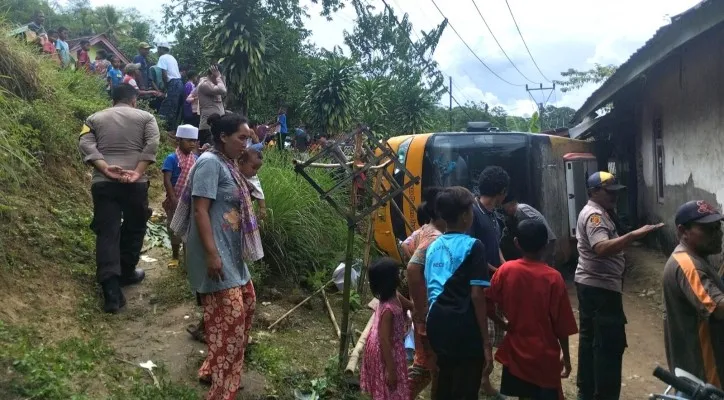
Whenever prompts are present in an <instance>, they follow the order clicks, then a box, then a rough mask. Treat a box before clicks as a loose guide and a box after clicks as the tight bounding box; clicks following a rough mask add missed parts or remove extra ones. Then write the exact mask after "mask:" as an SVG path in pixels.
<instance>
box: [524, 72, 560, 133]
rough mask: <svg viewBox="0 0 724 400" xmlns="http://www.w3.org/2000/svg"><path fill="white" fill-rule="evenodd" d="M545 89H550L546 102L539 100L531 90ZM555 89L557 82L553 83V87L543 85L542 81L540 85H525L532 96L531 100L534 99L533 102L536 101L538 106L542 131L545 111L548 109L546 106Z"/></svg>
mask: <svg viewBox="0 0 724 400" xmlns="http://www.w3.org/2000/svg"><path fill="white" fill-rule="evenodd" d="M545 90H550V92H548V97H546V100H545V101H544V102H539V101H537V100H536V99H535V98H534V97H533V95H532V94H531V92H535V91H541V92H543V91H545ZM555 90H556V84H555V83H554V84H553V87H543V84H542V83H541V84H540V87H528V84H526V85H525V91H526V92H528V95H529V96H530V98H531V100H533V103H535V104H536V105H537V106H538V120H539V121H541V131H543V129H542V128H543V113H544V112H545V110H546V109H545V106H546V104H547V103H548V100H550V99H551V95H552V94H553V92H554V91H555ZM543 96H545V93H543Z"/></svg>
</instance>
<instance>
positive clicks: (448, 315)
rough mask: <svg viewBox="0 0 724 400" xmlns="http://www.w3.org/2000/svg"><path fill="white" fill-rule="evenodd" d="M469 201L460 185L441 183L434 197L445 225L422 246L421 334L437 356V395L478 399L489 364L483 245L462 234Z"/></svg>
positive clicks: (471, 200) (467, 226) (470, 209)
mask: <svg viewBox="0 0 724 400" xmlns="http://www.w3.org/2000/svg"><path fill="white" fill-rule="evenodd" d="M474 203H475V199H474V197H473V194H472V193H470V191H469V190H468V189H466V188H464V187H460V186H453V187H449V188H445V189H443V190H442V191H441V192H439V194H438V195H437V197H436V198H435V214H437V216H438V217H439V218H440V219H442V220H443V221H445V224H446V230H445V233H444V234H443V235H441V236H439V237H438V238H437V239H435V241H434V242H432V244H431V245H430V246H429V247H428V248H427V252H426V257H425V269H424V277H425V284H426V287H427V304H428V305H429V306H428V308H429V311H428V313H427V321H426V322H427V324H426V333H427V337H428V340H429V343H430V347H431V348H432V350H433V352H434V353H435V355H436V357H437V367H438V383H437V399H456V400H477V399H478V389H479V388H480V381H481V379H482V377H483V375H484V374H487V373H489V371H490V370H491V369H492V365H493V357H492V348H491V345H490V339H489V337H488V318H487V312H486V301H485V291H484V288H485V287H487V286H489V285H490V284H489V282H488V268H487V265H488V262H487V260H486V257H485V246H484V245H483V243H482V242H481V241H480V240H478V239H474V238H472V237H470V236H468V235H467V234H466V232H468V231H469V230H470V227H471V226H472V224H473V204H474ZM484 367H485V368H484Z"/></svg>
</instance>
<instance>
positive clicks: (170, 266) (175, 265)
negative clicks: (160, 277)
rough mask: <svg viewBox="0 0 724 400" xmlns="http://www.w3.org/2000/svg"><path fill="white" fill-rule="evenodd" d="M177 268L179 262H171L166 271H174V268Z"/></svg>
mask: <svg viewBox="0 0 724 400" xmlns="http://www.w3.org/2000/svg"><path fill="white" fill-rule="evenodd" d="M178 266H179V261H178V260H176V259H174V260H171V261H169V263H168V269H176V268H178Z"/></svg>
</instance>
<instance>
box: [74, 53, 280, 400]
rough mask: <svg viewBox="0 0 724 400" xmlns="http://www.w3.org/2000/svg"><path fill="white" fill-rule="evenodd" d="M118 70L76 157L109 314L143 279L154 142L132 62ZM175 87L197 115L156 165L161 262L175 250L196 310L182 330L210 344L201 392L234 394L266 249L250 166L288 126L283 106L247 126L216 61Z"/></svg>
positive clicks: (154, 127) (258, 163)
mask: <svg viewBox="0 0 724 400" xmlns="http://www.w3.org/2000/svg"><path fill="white" fill-rule="evenodd" d="M126 71H127V72H130V73H132V74H128V73H127V75H126V77H129V76H130V78H129V79H127V80H126V81H125V82H121V83H119V84H118V85H114V87H113V88H112V89H111V96H112V99H113V107H111V108H108V109H105V110H102V111H99V112H97V113H95V114H93V115H91V116H90V117H88V118H87V120H86V121H85V124H84V125H83V128H82V131H81V135H80V143H79V146H80V151H81V154H82V156H83V160H84V161H85V162H86V163H88V164H90V165H92V166H93V167H94V173H93V179H92V182H91V193H92V197H93V207H94V215H93V222H92V229H93V231H94V233H95V234H96V263H97V281H98V283H99V284H100V286H101V288H102V292H103V299H104V304H103V309H104V311H106V312H108V313H117V312H119V311H120V310H121V309H122V308H123V307H124V306H125V304H126V300H125V298H124V296H123V291H122V287H124V286H127V285H133V284H137V283H140V282H141V281H143V279H144V278H145V272H144V271H143V270H142V269H140V268H137V266H138V262H139V259H140V255H141V248H142V246H143V240H144V236H145V233H146V223H147V221H148V220H149V218H150V217H151V214H152V211H151V209H150V208H149V201H148V189H149V186H150V184H151V183H150V181H149V179H148V178H147V176H146V170H147V168H148V166H149V165H150V164H152V163H153V162H154V161H155V160H156V153H157V151H158V146H159V142H160V140H161V139H160V138H161V133H160V130H159V126H158V123H157V122H156V118H155V117H154V116H153V114H151V113H149V112H146V111H143V110H141V109H138V108H137V104H138V99H139V98H140V97H141V96H142V95H143V91H142V90H139V89H138V86H136V85H134V84H133V83H134V82H133V80H137V79H139V78H140V76H141V74H140V72H139V70H138V69H128V68H126ZM164 76H166V75H165V74H164ZM192 77H193V75H192ZM183 90H184V91H185V92H186V93H188V96H187V97H188V98H189V99H190V100H191V101H189V104H191V105H192V106H193V103H197V104H196V106H195V107H193V108H192V111H195V112H196V113H197V114H198V116H199V118H197V119H195V120H191V121H189V120H186V121H185V122H187V123H185V124H182V125H179V126H177V127H176V128H175V130H174V132H173V135H174V137H175V139H176V143H177V146H176V149H175V151H173V152H172V153H170V154H168V155H167V156H166V158H165V159H164V162H163V165H162V166H161V171H162V172H163V186H164V188H165V190H166V198H165V200H164V201H163V208H164V210H165V212H166V216H167V221H168V229H169V236H170V237H171V243H172V259H171V261H170V262H169V264H168V267H169V268H177V267H179V265H180V264H181V263H180V257H181V253H182V249H183V253H184V263H183V264H184V266H185V269H186V272H187V276H188V280H189V284H190V286H191V289H192V290H193V292H194V293H196V296H197V300H198V304H199V306H201V307H202V308H203V317H202V320H201V321H200V322H199V323H198V325H194V326H191V327H189V333H190V334H191V335H192V336H193V337H194V338H195V339H197V340H199V341H201V342H204V343H207V344H208V346H209V351H208V355H207V358H206V360H205V362H204V363H203V365H202V366H201V368H200V369H199V373H198V377H199V380H200V381H202V382H204V383H206V384H208V385H209V386H210V389H209V392H208V395H207V398H208V399H233V398H235V396H236V393H237V391H238V390H239V389H240V388H241V374H242V368H243V360H244V350H245V348H246V346H247V344H248V340H249V331H250V329H251V322H252V317H253V315H254V309H255V304H256V295H255V292H254V285H253V283H252V279H251V275H250V273H249V269H248V264H249V263H250V262H254V261H257V260H259V259H261V258H262V257H263V256H264V252H263V248H262V244H261V237H260V233H259V221H260V220H262V219H264V218H265V217H266V203H265V197H264V192H263V189H262V186H261V182H260V180H259V178H258V171H259V169H260V168H261V167H262V165H263V149H264V147H265V145H266V143H268V142H270V141H273V140H274V136H275V135H273V134H271V133H270V132H271V131H272V130H273V129H274V128H275V127H280V126H281V127H283V126H284V125H285V124H286V115H285V110H284V109H281V110H280V111H279V116H278V117H277V119H276V122H273V123H270V124H263V125H261V124H260V125H253V124H250V123H249V121H248V120H247V119H246V118H245V117H243V116H241V115H239V114H235V113H232V112H229V111H227V110H225V109H224V105H223V101H222V100H221V98H222V97H223V95H224V94H225V93H226V89H225V86H224V83H223V79H221V77H220V73H219V70H218V68H217V67H215V66H212V67H211V68H209V72H208V74H207V76H206V77H204V78H202V79H201V80H199V81H198V85H194V86H192V87H188V86H187V87H185V88H184V89H183ZM188 122H190V123H188ZM194 122H196V123H197V124H196V125H197V126H195V125H194V124H193V123H194ZM200 128H201V129H200ZM276 136H277V137H278V138H279V139H278V140H284V138H283V137H281V136H282V135H281V134H280V135H276Z"/></svg>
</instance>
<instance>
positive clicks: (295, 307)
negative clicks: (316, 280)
mask: <svg viewBox="0 0 724 400" xmlns="http://www.w3.org/2000/svg"><path fill="white" fill-rule="evenodd" d="M332 282H334V280H333V279H330V280H329V281H328V282H327V283H325V284H324V286H322V287H321V288H319V289H317V290H316V291H315V292H314V293H312V294H310V295H309V297H307V298H306V299H304V300H302V301H301V302H300V303H299V304H297V305H296V306H294V307H293V308H292V309H291V310H289V311H287V312H286V313H284V315H282V316H281V317H279V319H277V320H276V321H274V323H273V324H271V325H269V327H268V328H267V330H271V329H272V328H273V327H274V326H276V324H278V323H280V322H281V321H282V320H283V319H284V318H286V317H288V316H289V314H291V313H293V312H294V310H296V309H297V308H299V307H301V306H302V305H303V304H304V303H306V302H308V301H309V300H310V299H311V298H312V297H314V296H315V295H316V294H317V293H319V292H321V291H323V290H324V289H325V288H326V287H327V286H329V284H330V283H332Z"/></svg>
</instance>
